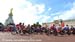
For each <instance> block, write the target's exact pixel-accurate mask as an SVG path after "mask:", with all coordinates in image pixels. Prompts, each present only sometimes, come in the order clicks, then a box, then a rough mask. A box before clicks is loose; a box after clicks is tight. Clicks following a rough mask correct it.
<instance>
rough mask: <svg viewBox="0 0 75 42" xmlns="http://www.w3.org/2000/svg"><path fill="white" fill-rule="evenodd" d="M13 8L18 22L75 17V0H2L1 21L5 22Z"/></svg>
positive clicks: (15, 20)
mask: <svg viewBox="0 0 75 42" xmlns="http://www.w3.org/2000/svg"><path fill="white" fill-rule="evenodd" d="M11 8H13V20H14V22H15V23H16V24H17V23H19V22H22V23H25V24H33V23H36V22H39V23H45V22H52V21H54V20H58V19H62V20H68V19H75V0H0V22H2V23H4V22H5V20H6V19H7V18H8V14H9V13H10V9H11Z"/></svg>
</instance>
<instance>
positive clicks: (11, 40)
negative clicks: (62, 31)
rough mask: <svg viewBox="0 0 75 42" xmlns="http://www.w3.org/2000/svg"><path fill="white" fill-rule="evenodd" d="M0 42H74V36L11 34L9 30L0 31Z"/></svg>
mask: <svg viewBox="0 0 75 42" xmlns="http://www.w3.org/2000/svg"><path fill="white" fill-rule="evenodd" d="M0 42H75V36H74V35H70V36H68V35H65V36H53V35H51V36H47V35H45V34H43V35H40V34H38V35H33V34H32V35H19V34H16V35H12V34H11V33H10V32H3V33H2V32H0Z"/></svg>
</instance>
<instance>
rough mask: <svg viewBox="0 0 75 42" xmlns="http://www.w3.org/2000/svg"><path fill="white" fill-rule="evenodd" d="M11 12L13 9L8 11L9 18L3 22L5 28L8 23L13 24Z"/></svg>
mask: <svg viewBox="0 0 75 42" xmlns="http://www.w3.org/2000/svg"><path fill="white" fill-rule="evenodd" d="M12 11H13V8H11V9H10V13H9V17H8V18H7V19H6V21H5V26H7V25H8V24H10V23H14V21H13V13H12Z"/></svg>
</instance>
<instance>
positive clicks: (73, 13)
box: [53, 2, 75, 20]
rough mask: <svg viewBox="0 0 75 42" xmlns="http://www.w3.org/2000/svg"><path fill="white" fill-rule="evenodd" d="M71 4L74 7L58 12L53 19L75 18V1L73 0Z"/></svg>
mask: <svg viewBox="0 0 75 42" xmlns="http://www.w3.org/2000/svg"><path fill="white" fill-rule="evenodd" d="M71 5H72V7H71V8H70V9H69V10H65V11H62V12H57V13H58V14H59V15H58V14H56V16H55V17H54V18H53V20H56V19H63V20H67V19H75V2H73V3H72V4H71Z"/></svg>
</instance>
